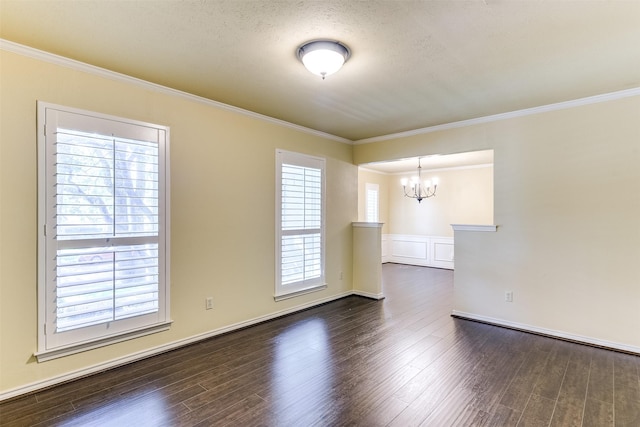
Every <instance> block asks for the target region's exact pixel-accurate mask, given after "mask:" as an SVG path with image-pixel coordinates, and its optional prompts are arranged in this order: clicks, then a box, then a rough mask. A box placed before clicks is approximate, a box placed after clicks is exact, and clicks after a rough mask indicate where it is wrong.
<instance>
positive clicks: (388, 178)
mask: <svg viewBox="0 0 640 427" xmlns="http://www.w3.org/2000/svg"><path fill="white" fill-rule="evenodd" d="M410 175H411V174H406V176H407V177H410ZM422 176H423V178H424V179H432V178H433V177H438V178H439V179H440V184H439V185H438V192H437V194H436V197H433V198H429V199H425V200H423V201H422V202H421V203H418V202H417V201H416V200H414V199H409V198H407V197H404V193H403V192H402V186H401V185H400V179H401V177H402V176H401V175H391V174H383V173H378V172H374V171H371V170H367V169H366V168H359V170H358V194H359V196H358V220H359V221H364V219H365V211H364V209H365V201H364V194H365V183H367V182H370V183H373V184H378V185H379V186H380V218H381V222H384V223H385V225H384V227H383V229H382V232H383V234H410V235H422V236H440V237H453V229H452V228H451V224H493V167H492V166H483V167H479V168H466V169H445V170H439V171H433V172H432V171H424V172H423V173H422Z"/></svg>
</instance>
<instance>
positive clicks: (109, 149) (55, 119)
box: [37, 103, 170, 361]
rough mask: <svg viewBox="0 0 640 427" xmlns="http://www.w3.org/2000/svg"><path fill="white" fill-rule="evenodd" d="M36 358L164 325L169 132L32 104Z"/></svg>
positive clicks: (166, 320) (166, 313) (166, 311)
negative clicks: (36, 134)
mask: <svg viewBox="0 0 640 427" xmlns="http://www.w3.org/2000/svg"><path fill="white" fill-rule="evenodd" d="M38 129H39V138H38V155H39V166H38V174H39V178H38V189H39V191H38V197H39V202H38V206H39V208H38V209H39V215H38V216H39V223H40V230H41V232H40V233H39V234H40V236H39V249H38V250H39V261H38V263H39V277H38V313H39V325H40V327H39V339H38V353H37V356H38V360H39V361H43V360H48V359H51V358H55V357H59V356H63V355H66V354H71V353H75V352H78V351H83V350H86V349H88V348H94V347H97V346H100V345H105V344H109V343H112V342H117V341H122V340H124V339H129V338H133V337H135V336H140V335H143V334H147V333H151V332H157V331H159V330H164V329H167V328H168V326H169V323H170V322H169V283H168V278H169V275H168V265H169V264H168V254H169V242H168V238H169V208H168V206H169V204H168V201H169V196H168V195H169V189H168V182H169V180H168V173H167V171H168V166H167V165H168V152H169V150H168V145H169V129H168V128H167V127H163V126H156V125H151V124H148V123H141V122H134V121H131V120H126V119H121V118H116V117H111V116H106V115H101V114H97V113H92V112H88V111H81V110H76V109H71V108H67V107H60V106H56V105H52V104H46V103H38Z"/></svg>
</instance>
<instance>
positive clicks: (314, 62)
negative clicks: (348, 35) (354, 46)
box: [298, 40, 351, 80]
mask: <svg viewBox="0 0 640 427" xmlns="http://www.w3.org/2000/svg"><path fill="white" fill-rule="evenodd" d="M350 56H351V50H349V48H348V47H347V45H345V44H343V43H340V42H338V41H335V40H313V41H310V42H307V43H305V44H303V45H302V46H300V47H299V48H298V59H299V60H300V61H302V63H303V64H304V66H305V67H306V68H307V70H309V71H311V72H312V73H313V74H316V75H318V76H320V77H322V80H324V78H325V77H327V76H329V75H331V74H333V73H335V72H336V71H338V70H339V69H340V68H341V67H342V65H343V64H344V63H345V62H347V59H349V57H350Z"/></svg>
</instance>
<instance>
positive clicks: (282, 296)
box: [273, 283, 327, 301]
mask: <svg viewBox="0 0 640 427" xmlns="http://www.w3.org/2000/svg"><path fill="white" fill-rule="evenodd" d="M324 289H327V284H326V283H322V284H320V285H315V286H311V287H310V288H306V289H302V290H299V291H295V292H289V293H286V294H280V295H274V296H273V300H274V301H282V300H285V299H289V298H295V297H299V296H300V295H306V294H310V293H313V292H318V291H322V290H324Z"/></svg>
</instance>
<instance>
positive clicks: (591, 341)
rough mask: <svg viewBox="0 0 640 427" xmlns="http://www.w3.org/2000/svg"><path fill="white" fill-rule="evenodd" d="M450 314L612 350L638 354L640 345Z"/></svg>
mask: <svg viewBox="0 0 640 427" xmlns="http://www.w3.org/2000/svg"><path fill="white" fill-rule="evenodd" d="M451 315H452V316H454V317H460V318H462V319H468V320H476V321H478V322H482V323H488V324H491V325H496V326H503V327H505V328H510V329H517V330H519V331H523V332H531V333H534V334H538V335H545V336H549V337H553V338H559V339H563V340H568V341H573V342H578V343H582V344H587V345H593V346H597V347H604V348H608V349H612V350H619V351H624V352H625V353H634V354H639V355H640V347H635V346H632V345H627V344H621V343H618V342H613V341H606V340H601V339H598V338H593V337H586V336H583V335H576V334H571V333H568V332H563V331H556V330H554V329H547V328H540V327H537V326H532V325H527V324H525V323H518V322H511V321H508V320H503V319H496V318H494V317H488V316H482V315H479V314H473V313H465V312H463V311H458V310H453V311H452V312H451Z"/></svg>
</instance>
